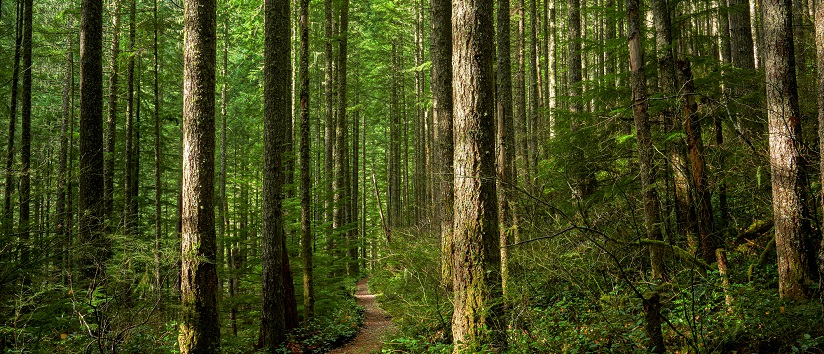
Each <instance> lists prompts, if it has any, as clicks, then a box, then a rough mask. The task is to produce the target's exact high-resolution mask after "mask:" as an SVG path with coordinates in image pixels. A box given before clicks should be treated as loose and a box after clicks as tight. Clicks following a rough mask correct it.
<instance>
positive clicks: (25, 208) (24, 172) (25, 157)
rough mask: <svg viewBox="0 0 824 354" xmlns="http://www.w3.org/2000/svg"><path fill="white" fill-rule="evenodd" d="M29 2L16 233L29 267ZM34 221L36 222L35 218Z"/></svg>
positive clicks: (26, 4)
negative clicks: (18, 214) (18, 216)
mask: <svg viewBox="0 0 824 354" xmlns="http://www.w3.org/2000/svg"><path fill="white" fill-rule="evenodd" d="M32 12H33V11H32V0H23V87H22V90H21V92H20V93H21V95H22V97H21V99H22V101H23V102H22V105H21V109H20V164H21V165H22V166H21V171H20V172H21V173H20V222H19V224H18V231H17V232H18V233H19V234H20V240H21V242H22V243H23V245H22V247H21V254H20V261H21V263H22V264H28V263H29V257H30V255H29V241H30V240H29V236H30V232H29V228H30V225H29V220H30V218H31V213H30V206H31V200H30V199H31V80H32V73H31V72H32V59H31V51H32V50H31V49H32V48H31V47H32V38H31V37H32V19H33V17H34V16H33V14H32ZM35 220H36V218H35Z"/></svg>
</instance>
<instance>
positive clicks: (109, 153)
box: [81, 0, 121, 232]
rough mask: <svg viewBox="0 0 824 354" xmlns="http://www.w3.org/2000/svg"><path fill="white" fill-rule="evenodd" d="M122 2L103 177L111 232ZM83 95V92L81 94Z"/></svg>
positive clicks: (115, 12) (115, 17) (116, 0)
mask: <svg viewBox="0 0 824 354" xmlns="http://www.w3.org/2000/svg"><path fill="white" fill-rule="evenodd" d="M120 1H121V0H112V7H113V9H112V43H111V50H110V54H109V55H110V60H109V71H110V72H109V106H108V117H107V119H106V153H105V154H104V155H103V158H104V159H105V162H104V163H105V165H104V172H103V173H104V175H103V193H104V194H103V213H104V217H105V220H104V222H105V226H104V227H105V228H106V231H107V232H111V230H112V228H113V227H115V226H116V225H117V223H115V222H114V219H113V218H114V215H113V212H114V160H115V140H116V139H117V127H116V126H117V101H118V75H119V71H120V67H119V62H120ZM81 94H82V92H81Z"/></svg>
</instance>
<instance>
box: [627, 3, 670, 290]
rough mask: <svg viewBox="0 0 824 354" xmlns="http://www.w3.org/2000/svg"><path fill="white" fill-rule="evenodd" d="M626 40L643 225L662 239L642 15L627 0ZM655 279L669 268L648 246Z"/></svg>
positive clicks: (652, 238) (649, 232)
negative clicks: (642, 205)
mask: <svg viewBox="0 0 824 354" xmlns="http://www.w3.org/2000/svg"><path fill="white" fill-rule="evenodd" d="M626 6H627V37H628V43H629V66H630V70H631V72H632V76H631V78H630V84H631V86H632V113H633V117H634V120H635V135H636V138H637V140H638V163H639V165H640V170H641V171H640V172H641V198H642V200H643V203H644V224H645V226H646V231H647V237H648V238H649V239H651V240H655V241H660V240H663V237H662V236H661V210H660V207H659V205H658V193H657V191H656V190H655V165H654V163H653V158H654V155H653V147H652V134H651V133H650V123H649V113H648V112H647V108H648V107H647V85H646V76H645V75H644V48H643V42H642V41H641V14H640V10H639V8H638V0H627V1H626ZM649 256H650V263H652V277H653V278H656V279H665V278H666V277H667V275H666V269H665V268H664V258H663V255H662V250H659V249H658V248H657V247H655V246H650V247H649Z"/></svg>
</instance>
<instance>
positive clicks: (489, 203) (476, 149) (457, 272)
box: [452, 0, 505, 352]
mask: <svg viewBox="0 0 824 354" xmlns="http://www.w3.org/2000/svg"><path fill="white" fill-rule="evenodd" d="M452 11H453V14H454V16H453V17H452V26H453V28H454V29H455V30H454V31H453V32H452V43H454V47H453V51H452V62H453V70H454V71H453V73H452V82H453V85H454V87H453V91H452V92H453V98H454V104H455V106H454V114H455V116H454V124H455V125H454V129H455V131H454V133H455V135H454V137H455V139H454V141H455V152H454V156H455V160H454V161H455V166H454V173H455V205H454V213H455V214H454V218H455V220H454V232H455V234H454V253H453V255H454V263H453V273H454V274H453V287H454V314H453V316H452V336H453V339H454V341H455V343H456V344H457V345H456V346H455V352H471V351H474V350H478V349H479V348H481V347H482V346H486V347H487V348H489V347H498V346H502V345H503V344H504V343H505V337H504V335H503V331H504V327H503V314H502V311H503V302H502V299H501V274H500V261H501V253H500V248H499V242H500V240H499V230H498V203H497V196H496V191H495V179H494V176H495V173H496V171H495V120H494V113H495V112H494V110H495V106H494V102H495V96H494V85H495V82H494V72H493V69H492V67H493V63H494V56H493V53H494V48H493V43H494V42H493V41H494V32H493V18H492V11H493V3H492V1H491V0H459V1H455V2H453V4H452Z"/></svg>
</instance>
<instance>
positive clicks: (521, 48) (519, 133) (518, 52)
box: [512, 0, 531, 186]
mask: <svg viewBox="0 0 824 354" xmlns="http://www.w3.org/2000/svg"><path fill="white" fill-rule="evenodd" d="M525 7H526V6H525V2H524V0H518V6H517V7H516V8H515V16H516V17H517V18H518V34H517V36H516V40H515V60H516V61H517V62H518V63H517V65H518V66H517V69H516V71H515V80H514V81H515V86H514V87H513V90H512V91H513V96H514V97H513V99H514V101H515V102H514V104H513V107H512V109H513V114H514V115H515V129H516V131H515V134H516V136H515V143H516V144H517V145H518V146H517V148H516V150H517V159H518V161H516V166H518V169H520V171H521V176H520V177H519V178H518V179H519V180H521V181H523V183H524V186H528V185H529V182H530V181H531V176H530V175H529V169H528V168H527V166H528V163H529V158H528V156H529V149H528V146H527V143H528V139H527V136H528V133H527V132H528V128H527V112H526V110H527V109H526V81H525V75H526V54H525V53H524V52H525V51H526V43H525V38H526V36H527V34H526V18H525V16H526V13H525V10H526V8H525Z"/></svg>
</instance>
